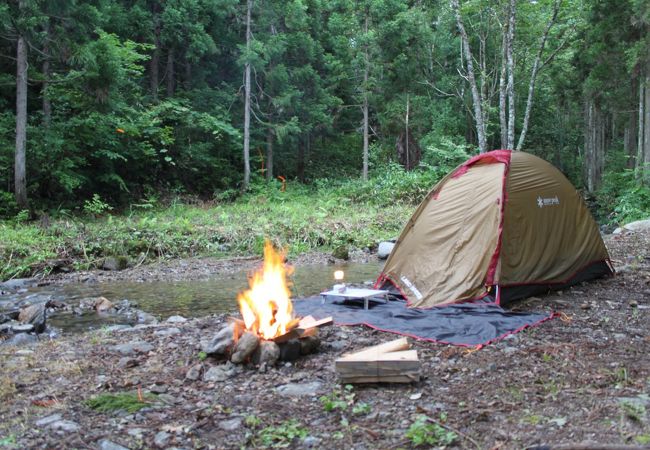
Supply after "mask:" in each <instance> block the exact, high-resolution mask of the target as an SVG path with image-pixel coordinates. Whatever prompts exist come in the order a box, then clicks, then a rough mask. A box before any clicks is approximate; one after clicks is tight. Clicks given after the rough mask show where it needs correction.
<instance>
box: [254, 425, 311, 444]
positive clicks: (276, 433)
mask: <svg viewBox="0 0 650 450" xmlns="http://www.w3.org/2000/svg"><path fill="white" fill-rule="evenodd" d="M308 434H309V432H308V430H307V429H306V428H304V427H303V426H301V425H300V422H298V421H297V420H296V419H291V420H287V421H284V422H282V423H281V424H279V425H277V426H268V427H266V428H263V429H262V430H260V431H259V433H258V434H257V438H256V439H255V440H256V444H258V445H259V446H261V447H263V448H268V447H272V448H286V447H289V446H290V445H291V444H292V443H293V441H294V439H303V438H305V437H307V435H308Z"/></svg>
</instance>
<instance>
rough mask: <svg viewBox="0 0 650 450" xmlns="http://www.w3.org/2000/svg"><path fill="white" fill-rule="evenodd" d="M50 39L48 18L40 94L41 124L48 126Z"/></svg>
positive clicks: (50, 111)
mask: <svg viewBox="0 0 650 450" xmlns="http://www.w3.org/2000/svg"><path fill="white" fill-rule="evenodd" d="M50 39H51V28H50V22H49V20H48V21H46V22H45V44H44V45H43V69H42V70H43V88H42V90H41V95H42V96H43V126H44V127H45V128H48V127H49V126H50V123H51V122H52V102H51V101H50V97H49V95H48V93H47V88H48V86H49V84H50V83H49V81H50Z"/></svg>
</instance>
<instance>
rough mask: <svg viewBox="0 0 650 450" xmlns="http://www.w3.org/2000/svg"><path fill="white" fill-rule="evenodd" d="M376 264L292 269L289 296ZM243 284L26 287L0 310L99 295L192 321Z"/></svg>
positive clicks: (59, 324)
mask: <svg viewBox="0 0 650 450" xmlns="http://www.w3.org/2000/svg"><path fill="white" fill-rule="evenodd" d="M382 266H383V263H365V264H358V263H351V264H345V265H336V266H323V265H313V266H302V267H296V268H295V272H294V274H293V275H292V277H291V280H292V282H293V288H292V292H293V296H294V297H296V298H299V297H306V296H310V295H315V294H318V293H319V292H322V291H324V290H327V289H329V288H331V286H332V284H333V282H334V280H333V273H334V271H335V270H344V271H345V281H346V282H348V283H364V282H370V281H372V282H374V280H375V279H376V278H377V276H378V275H379V272H380V271H381V268H382ZM247 286H248V282H247V273H246V272H244V271H242V272H239V273H235V274H230V275H227V276H224V277H214V278H210V279H206V280H200V281H197V280H193V281H175V282H144V283H137V282H111V283H70V284H65V285H61V286H43V287H37V288H30V289H28V290H27V291H26V292H22V293H19V294H10V295H4V296H2V297H0V312H2V310H4V309H7V308H8V307H12V308H15V307H19V306H23V305H26V304H31V303H38V302H42V301H46V300H59V301H61V302H64V303H66V304H70V305H77V304H78V303H79V302H80V301H81V300H82V299H85V298H89V297H99V296H103V297H106V298H107V299H109V300H110V301H112V302H119V301H121V300H124V299H127V300H129V301H130V302H132V303H136V304H137V307H138V308H140V309H142V310H143V311H146V312H148V313H151V314H154V315H155V316H157V317H159V318H161V319H163V320H164V319H166V318H167V317H169V316H172V315H181V316H184V317H198V316H204V315H207V314H213V313H223V312H231V311H235V310H236V309H237V302H236V297H237V293H238V292H240V291H241V290H243V289H244V288H246V287H247ZM48 321H49V324H50V325H53V326H54V327H56V328H59V329H62V330H63V331H64V332H74V331H85V330H89V329H93V328H99V327H102V326H104V325H110V324H120V323H127V322H126V320H125V318H124V317H122V316H119V315H112V314H96V313H94V312H93V313H89V314H83V315H76V314H73V313H58V314H55V315H53V316H51V317H49V318H48Z"/></svg>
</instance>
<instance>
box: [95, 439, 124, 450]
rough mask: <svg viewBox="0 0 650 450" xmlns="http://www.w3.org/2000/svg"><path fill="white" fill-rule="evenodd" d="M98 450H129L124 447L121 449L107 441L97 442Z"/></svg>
mask: <svg viewBox="0 0 650 450" xmlns="http://www.w3.org/2000/svg"><path fill="white" fill-rule="evenodd" d="M98 444H99V450H129V449H128V448H126V447H123V446H121V445H119V444H116V443H115V442H111V441H109V440H108V439H102V440H101V441H99V442H98Z"/></svg>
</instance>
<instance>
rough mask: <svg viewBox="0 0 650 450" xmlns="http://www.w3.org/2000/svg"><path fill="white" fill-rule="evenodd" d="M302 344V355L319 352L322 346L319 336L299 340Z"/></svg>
mask: <svg viewBox="0 0 650 450" xmlns="http://www.w3.org/2000/svg"><path fill="white" fill-rule="evenodd" d="M298 341H299V342H300V354H301V355H309V354H311V353H314V352H315V351H316V350H318V347H319V346H320V339H319V338H318V336H307V337H305V338H302V339H299V340H298Z"/></svg>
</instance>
